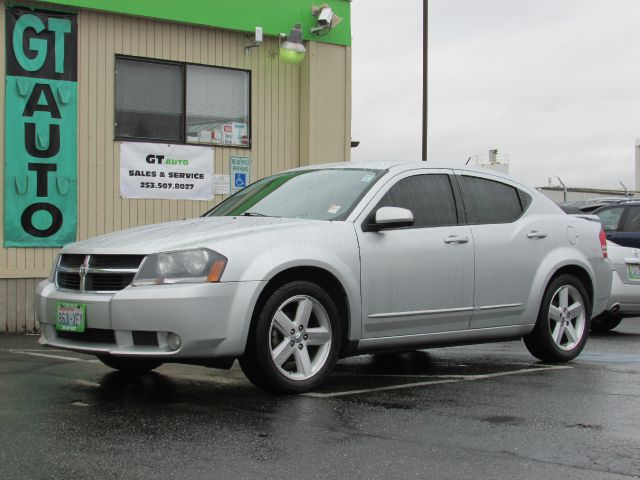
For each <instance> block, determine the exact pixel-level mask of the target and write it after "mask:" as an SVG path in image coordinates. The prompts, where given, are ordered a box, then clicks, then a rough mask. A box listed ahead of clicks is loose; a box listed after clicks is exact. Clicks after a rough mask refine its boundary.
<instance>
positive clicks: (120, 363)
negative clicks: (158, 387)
mask: <svg viewBox="0 0 640 480" xmlns="http://www.w3.org/2000/svg"><path fill="white" fill-rule="evenodd" d="M97 357H98V360H100V361H101V362H102V363H104V364H105V365H106V366H107V367H110V368H113V369H114V370H119V371H120V372H123V373H127V374H131V375H138V374H141V373H147V372H150V371H151V370H153V369H155V368H158V367H159V366H160V365H162V362H160V361H157V360H149V359H145V358H124V357H116V356H113V355H97Z"/></svg>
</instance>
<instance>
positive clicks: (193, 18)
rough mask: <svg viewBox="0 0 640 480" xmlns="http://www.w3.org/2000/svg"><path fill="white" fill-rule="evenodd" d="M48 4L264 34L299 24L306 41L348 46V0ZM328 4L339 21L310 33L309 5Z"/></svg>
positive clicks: (78, 0)
mask: <svg viewBox="0 0 640 480" xmlns="http://www.w3.org/2000/svg"><path fill="white" fill-rule="evenodd" d="M46 3H48V4H58V5H65V6H70V7H78V8H89V9H94V10H103V11H107V12H114V13H121V14H125V15H138V16H143V17H151V18H156V19H161V20H170V21H174V22H182V23H192V24H197V25H207V26H211V27H218V28H224V29H228V30H237V31H242V32H253V31H254V30H255V27H256V26H259V27H262V28H263V31H264V33H265V34H266V35H278V34H279V33H281V32H283V33H289V30H291V27H292V26H293V24H295V23H301V24H302V28H303V31H304V36H305V40H313V41H318V42H325V43H333V44H337V45H351V18H350V12H351V8H350V7H351V4H350V2H349V1H347V0H317V1H313V0H183V1H175V0H48V1H47V2H46ZM325 3H327V4H328V5H329V6H330V7H331V8H332V9H333V11H334V12H335V14H336V15H338V16H339V17H341V18H342V23H340V24H339V25H338V26H337V27H335V28H334V29H333V30H332V31H330V32H329V33H328V34H326V35H311V34H310V33H309V30H310V28H311V27H313V26H315V17H313V16H312V15H311V6H312V5H323V4H325Z"/></svg>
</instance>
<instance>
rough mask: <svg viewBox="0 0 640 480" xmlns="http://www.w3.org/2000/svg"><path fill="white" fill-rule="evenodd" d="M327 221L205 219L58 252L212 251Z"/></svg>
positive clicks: (111, 235)
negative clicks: (251, 237) (256, 236)
mask: <svg viewBox="0 0 640 480" xmlns="http://www.w3.org/2000/svg"><path fill="white" fill-rule="evenodd" d="M328 223H331V222H327V221H321V220H304V219H291V218H273V217H207V218H196V219H193V220H182V221H177V222H168V223H159V224H155V225H147V226H144V227H137V228H131V229H128V230H121V231H119V232H113V233H109V234H106V235H101V236H99V237H94V238H91V239H88V240H83V241H80V242H76V243H72V244H70V245H67V246H66V247H64V248H63V250H62V253H81V254H120V255H122V254H128V255H147V254H150V253H158V252H168V251H172V250H183V249H188V248H198V247H208V248H215V246H216V244H217V242H221V241H228V240H233V239H234V238H237V237H245V238H246V237H247V236H249V235H253V234H258V233H267V232H268V231H273V230H295V229H298V228H300V227H302V226H307V227H308V226H313V225H314V224H317V225H318V226H320V225H325V224H328Z"/></svg>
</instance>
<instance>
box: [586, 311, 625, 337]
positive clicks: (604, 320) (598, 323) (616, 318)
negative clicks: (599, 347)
mask: <svg viewBox="0 0 640 480" xmlns="http://www.w3.org/2000/svg"><path fill="white" fill-rule="evenodd" d="M621 322H622V317H621V316H620V315H609V316H600V317H596V318H594V319H593V320H591V332H592V333H607V332H608V331H610V330H613V329H614V328H616V327H617V326H618V325H620V323H621Z"/></svg>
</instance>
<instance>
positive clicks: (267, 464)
mask: <svg viewBox="0 0 640 480" xmlns="http://www.w3.org/2000/svg"><path fill="white" fill-rule="evenodd" d="M639 477H640V319H630V320H625V321H624V322H623V323H622V325H621V326H620V327H618V328H617V329H616V330H614V331H613V332H610V333H609V334H606V335H600V336H592V337H591V338H590V339H589V342H588V344H587V348H586V349H585V351H584V352H583V354H582V355H581V356H580V357H579V358H578V359H577V360H576V361H574V362H571V363H569V364H566V365H563V366H552V365H545V364H542V363H539V362H536V361H535V359H534V358H533V357H531V356H530V355H529V354H528V353H527V352H526V350H525V347H524V345H523V344H522V342H520V341H517V342H507V343H500V344H489V345H479V346H470V347H456V348H448V349H434V350H428V351H420V352H415V353H411V354H396V355H381V356H369V355H366V356H361V357H355V358H351V359H346V360H343V361H341V362H340V363H339V365H338V367H337V368H336V371H335V372H334V374H333V375H332V376H331V378H330V380H329V382H328V383H327V384H326V385H324V386H323V387H322V388H321V389H319V390H317V391H315V392H312V393H311V394H308V395H303V396H274V395H270V394H267V393H264V392H262V391H260V390H258V389H256V388H254V387H253V386H252V385H251V384H250V383H249V382H248V381H247V380H246V379H245V378H244V377H243V375H242V372H241V371H240V369H239V368H238V367H237V366H234V367H233V368H232V369H231V370H230V371H220V370H211V369H206V368H203V367H193V366H184V365H165V366H162V367H160V368H159V369H158V370H157V372H156V373H152V374H147V375H143V376H139V377H127V376H124V375H121V374H119V373H116V372H113V371H110V370H109V369H108V368H107V367H105V366H103V365H102V364H101V363H99V362H98V361H97V360H95V359H93V358H92V357H90V356H85V355H81V354H77V353H72V352H63V351H56V350H51V349H44V348H42V347H40V346H38V344H37V337H33V336H28V337H2V336H0V478H1V479H40V478H42V479H48V478H64V479H75V478H83V479H86V478H99V479H110V478H114V479H115V478H118V479H120V478H130V479H164V478H167V479H169V478H185V479H200V478H202V479H205V478H206V479H214V478H222V479H236V478H238V479H240V478H246V479H263V478H264V479H267V478H268V479H271V478H286V479H289V478H291V479H298V478H299V479H316V478H317V479H333V478H336V479H344V478H352V479H373V478H385V479H386V478H389V479H396V478H397V479H407V478H421V479H422V478H429V479H440V478H442V479H488V478H490V479H537V478H558V479H583V480H584V479H618V478H639Z"/></svg>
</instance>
